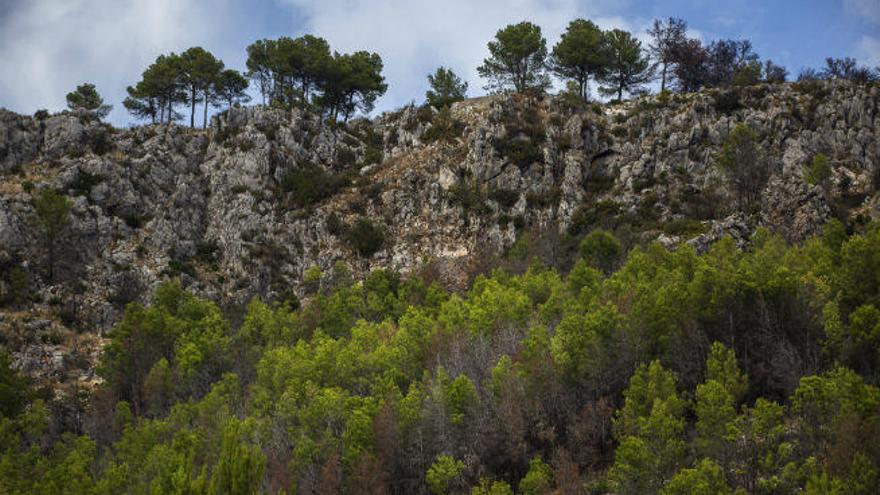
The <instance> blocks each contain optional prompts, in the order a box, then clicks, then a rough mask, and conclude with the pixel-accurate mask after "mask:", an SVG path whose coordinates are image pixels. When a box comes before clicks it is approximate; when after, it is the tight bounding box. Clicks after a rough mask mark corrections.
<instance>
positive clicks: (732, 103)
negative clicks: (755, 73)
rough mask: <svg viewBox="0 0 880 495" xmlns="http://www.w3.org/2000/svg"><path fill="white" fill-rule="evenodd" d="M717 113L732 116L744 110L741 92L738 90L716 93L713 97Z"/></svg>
mask: <svg viewBox="0 0 880 495" xmlns="http://www.w3.org/2000/svg"><path fill="white" fill-rule="evenodd" d="M712 99H713V101H712V103H713V106H714V107H715V111H717V112H718V113H721V114H724V115H731V114H733V112H736V111H737V110H739V109H740V108H742V104H741V103H740V92H739V90H738V89H730V90H722V91H719V92H716V93H715V94H714V95H713V97H712Z"/></svg>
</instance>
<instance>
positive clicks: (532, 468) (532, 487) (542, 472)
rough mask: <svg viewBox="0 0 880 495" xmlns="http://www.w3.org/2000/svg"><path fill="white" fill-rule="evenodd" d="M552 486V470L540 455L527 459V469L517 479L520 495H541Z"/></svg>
mask: <svg viewBox="0 0 880 495" xmlns="http://www.w3.org/2000/svg"><path fill="white" fill-rule="evenodd" d="M552 487H553V471H551V470H550V466H548V465H547V464H546V463H545V462H544V461H543V460H542V459H541V458H540V457H537V456H536V457H533V458H532V459H531V460H530V461H529V471H528V472H527V473H526V475H525V476H523V478H522V479H521V480H519V486H518V488H519V492H520V493H521V494H522V495H543V494H545V493H549V492H550V489H551V488H552Z"/></svg>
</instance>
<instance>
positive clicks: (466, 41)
mask: <svg viewBox="0 0 880 495" xmlns="http://www.w3.org/2000/svg"><path fill="white" fill-rule="evenodd" d="M667 16H675V17H681V18H683V19H685V20H686V21H687V22H688V24H689V27H690V29H691V35H692V36H696V37H699V38H701V39H702V40H704V41H710V40H712V39H716V38H734V39H739V38H748V39H750V40H752V43H753V45H754V47H755V49H756V51H757V52H758V54H759V55H760V56H761V57H762V58H764V59H766V58H769V59H772V60H774V61H775V62H777V63H780V64H782V65H784V66H786V67H787V68H788V69H789V71H790V72H792V73H794V74H796V73H797V72H798V70H800V69H801V68H803V67H810V66H812V67H819V66H821V65H822V64H823V61H824V58H825V57H827V56H835V57H842V56H852V57H855V58H857V59H858V60H859V61H860V62H862V63H864V64H869V65H871V66H878V65H880V0H800V1H798V0H760V1H759V0H726V1H717V0H674V1H665V2H657V1H653V2H651V1H641V0H622V1H613V0H579V1H578V0H513V1H501V0H445V1H443V2H437V1H436V0H432V1H426V0H375V1H374V0H320V1H313V0H261V1H245V0H0V62H2V67H3V70H2V72H0V106H2V107H6V108H9V109H12V110H15V111H18V112H23V113H32V112H34V111H35V110H37V109H39V108H47V109H50V110H60V109H62V108H63V106H64V95H65V94H66V92H67V91H70V90H71V89H72V88H73V87H75V86H76V84H78V83H81V82H83V81H90V82H94V83H95V84H96V85H97V86H98V90H99V91H100V92H101V93H102V94H103V95H104V97H105V99H106V100H107V102H108V103H111V104H113V105H114V110H113V112H112V113H111V114H110V117H109V120H110V121H111V122H112V123H114V124H115V125H118V126H125V125H128V124H130V123H132V119H131V118H130V117H129V116H128V114H127V113H126V112H125V110H124V108H123V107H122V105H121V100H122V98H123V97H124V95H125V86H127V85H129V84H133V83H135V82H136V81H137V80H138V78H139V76H140V73H141V71H142V70H143V69H144V67H146V65H148V64H149V63H150V62H151V61H152V60H153V59H155V57H156V56H157V55H159V54H160V53H166V52H169V51H178V52H179V51H182V50H185V49H186V48H188V47H190V46H195V45H200V46H204V47H205V48H207V49H209V50H211V51H213V52H214V53H215V54H217V55H218V56H219V57H221V58H222V59H223V60H224V61H225V62H226V65H227V66H228V67H233V68H237V69H243V68H244V58H245V55H244V48H245V47H246V46H247V45H248V44H249V43H251V42H252V41H253V40H255V39H258V38H267V37H268V38H271V37H277V36H281V35H289V36H297V35H300V34H303V33H313V34H316V35H318V36H323V37H325V38H327V40H328V41H329V42H330V43H331V45H332V46H333V48H335V49H337V50H339V51H352V50H358V49H368V50H372V51H376V52H379V53H380V54H381V55H382V57H383V59H384V61H385V68H386V70H385V75H386V78H387V80H388V83H389V91H388V93H387V94H386V96H385V97H383V98H382V99H381V100H380V101H379V103H378V106H377V110H379V111H381V110H387V109H392V108H395V107H398V106H400V105H403V104H405V103H408V102H409V101H412V100H415V101H421V100H422V99H423V97H424V91H425V89H426V88H425V86H426V82H425V76H426V75H427V74H428V73H429V72H431V71H432V70H433V69H434V68H436V67H437V66H438V65H446V66H450V67H452V68H453V69H454V70H455V71H456V72H458V73H459V74H460V75H462V76H463V77H464V78H465V79H467V80H468V81H469V83H470V91H469V94H471V95H478V94H481V93H482V89H481V88H482V86H483V84H484V83H483V81H480V79H479V78H478V77H477V74H476V66H477V65H479V63H480V61H481V60H482V59H483V58H484V57H485V56H486V42H487V41H489V40H490V39H491V38H492V36H493V35H494V33H495V31H497V30H498V29H499V28H500V27H503V26H504V25H506V24H509V23H512V22H518V21H520V20H523V19H528V20H531V21H533V22H535V23H537V24H539V25H540V26H541V27H542V29H543V30H544V33H545V36H546V37H547V39H548V42H549V44H550V45H552V44H553V43H555V42H556V40H557V39H558V37H559V34H560V33H561V32H562V31H563V30H564V29H565V26H566V25H567V23H568V22H569V21H570V20H572V19H574V18H577V17H583V18H588V19H592V20H594V21H595V22H597V24H599V25H600V26H601V27H603V28H606V29H607V28H612V27H616V28H624V29H628V30H630V31H633V32H635V33H637V34H638V35H639V36H642V37H644V31H645V29H646V28H647V27H648V25H649V24H650V22H651V20H652V19H654V18H656V17H667Z"/></svg>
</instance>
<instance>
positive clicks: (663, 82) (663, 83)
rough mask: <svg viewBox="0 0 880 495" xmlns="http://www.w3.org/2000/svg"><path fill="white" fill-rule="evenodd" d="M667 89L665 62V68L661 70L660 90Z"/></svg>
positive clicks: (664, 63)
mask: <svg viewBox="0 0 880 495" xmlns="http://www.w3.org/2000/svg"><path fill="white" fill-rule="evenodd" d="M663 91H666V62H663V70H662V71H660V92H661V93H662V92H663Z"/></svg>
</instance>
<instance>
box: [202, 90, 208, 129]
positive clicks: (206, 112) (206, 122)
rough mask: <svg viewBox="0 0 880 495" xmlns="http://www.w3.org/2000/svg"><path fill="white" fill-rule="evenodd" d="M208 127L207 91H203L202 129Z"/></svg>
mask: <svg viewBox="0 0 880 495" xmlns="http://www.w3.org/2000/svg"><path fill="white" fill-rule="evenodd" d="M207 128H208V91H205V114H204V116H203V118H202V129H207Z"/></svg>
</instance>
